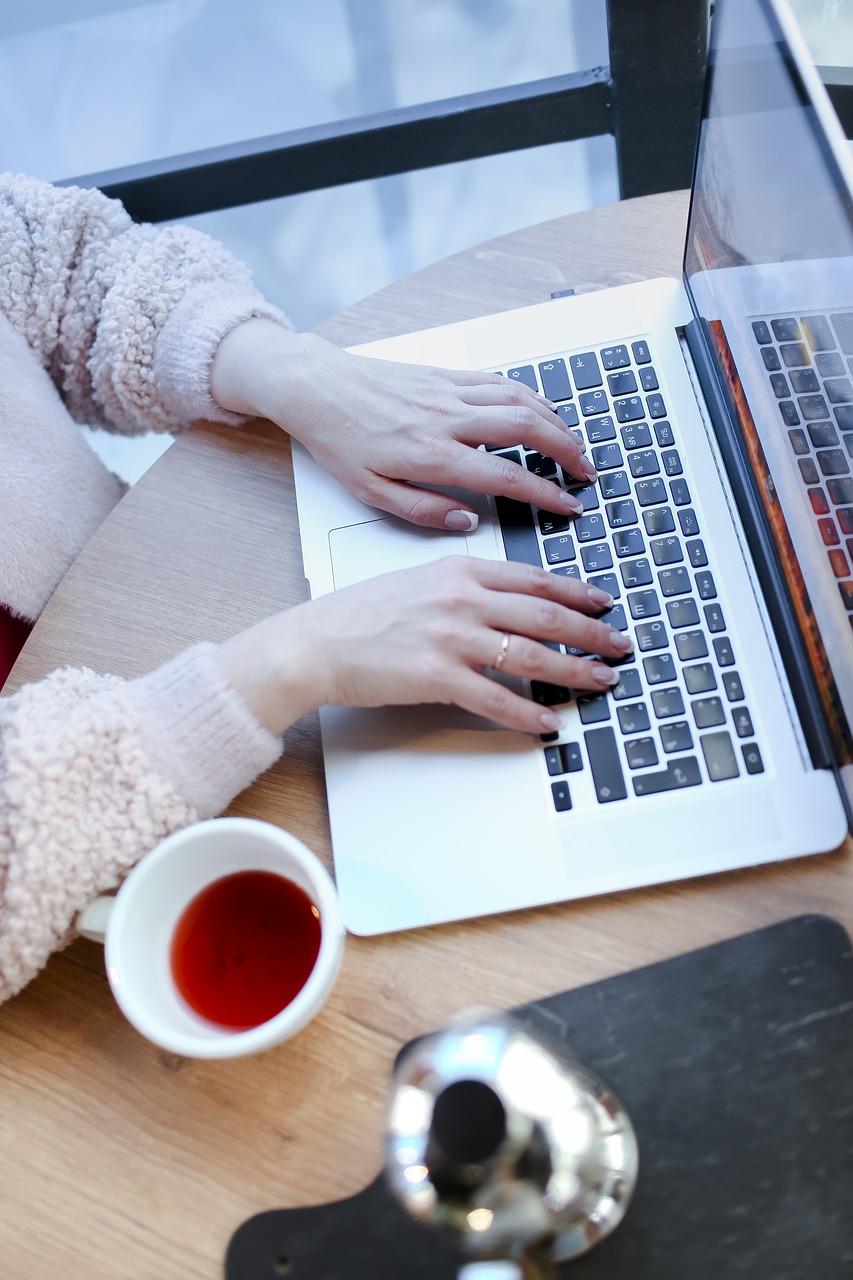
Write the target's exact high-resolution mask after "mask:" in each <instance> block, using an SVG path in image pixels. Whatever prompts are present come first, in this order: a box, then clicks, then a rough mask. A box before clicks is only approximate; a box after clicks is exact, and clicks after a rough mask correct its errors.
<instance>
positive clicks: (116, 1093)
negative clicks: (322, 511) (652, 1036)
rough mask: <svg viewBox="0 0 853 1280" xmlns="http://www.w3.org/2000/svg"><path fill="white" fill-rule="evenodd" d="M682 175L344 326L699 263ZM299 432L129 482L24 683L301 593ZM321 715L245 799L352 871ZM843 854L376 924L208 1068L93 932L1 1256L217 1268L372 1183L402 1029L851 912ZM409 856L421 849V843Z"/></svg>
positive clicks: (54, 965) (248, 810)
mask: <svg viewBox="0 0 853 1280" xmlns="http://www.w3.org/2000/svg"><path fill="white" fill-rule="evenodd" d="M685 213H686V197H685V196H684V194H682V193H675V194H670V195H665V196H657V197H652V198H648V199H642V200H636V201H631V202H628V203H626V204H623V205H619V206H612V207H608V208H602V209H596V210H591V211H588V212H585V213H581V214H576V215H574V216H571V217H568V218H561V219H557V220H555V221H553V222H548V223H545V224H543V225H541V226H538V227H535V228H531V229H528V230H526V231H521V232H519V233H517V234H513V235H509V236H505V237H502V238H501V239H498V240H494V241H491V242H489V243H488V244H486V245H483V246H480V247H479V248H476V249H472V250H470V251H469V252H466V253H463V254H458V255H456V256H455V257H453V258H450V259H448V260H446V261H445V262H442V263H439V264H437V265H436V266H434V267H430V268H428V269H426V270H424V271H421V272H418V273H416V274H415V275H413V276H411V277H409V278H408V279H406V280H403V281H399V282H397V283H396V284H393V285H391V286H389V287H388V288H387V289H383V290H382V291H380V292H379V293H377V294H376V295H374V296H373V297H371V298H369V299H367V300H366V301H365V302H362V303H359V304H358V305H357V306H355V307H352V308H350V309H349V310H348V311H345V312H343V313H342V314H341V315H339V316H337V317H336V318H335V319H334V320H331V321H329V322H328V323H327V324H325V325H324V326H323V327H322V330H321V331H322V332H323V333H325V334H326V335H327V336H328V337H330V338H332V339H334V340H336V341H339V342H342V343H352V342H356V341H360V340H367V339H369V338H374V337H383V336H387V335H389V334H391V333H395V332H401V331H404V330H407V329H411V328H417V327H422V326H427V325H431V324H436V323H441V322H444V321H450V320H456V319H462V318H465V317H468V316H473V315H477V314H485V313H487V312H490V311H496V310H502V309H505V308H508V307H512V306H517V305H523V304H526V303H531V302H537V301H541V300H544V299H547V298H548V296H549V294H550V292H551V291H552V290H556V289H562V288H568V287H573V288H574V289H575V290H577V291H582V290H584V291H585V290H589V289H595V288H600V287H602V286H604V285H606V284H614V283H624V282H627V281H629V280H635V279H639V278H642V277H647V276H656V275H679V274H680V247H681V243H682V236H683V229H684V221H685ZM304 595H305V584H304V581H303V579H302V575H301V566H300V555H299V543H298V534H297V525H296V517H295V512H294V502H293V492H292V477H291V467H290V450H289V445H288V442H287V439H286V438H285V436H284V434H283V433H282V432H281V431H279V430H278V429H277V428H275V427H273V426H271V425H270V424H268V423H257V424H252V425H250V426H248V427H246V428H244V429H243V430H240V431H234V430H230V429H227V428H222V427H216V426H210V425H205V424H200V425H197V426H196V427H195V428H193V430H192V431H190V432H189V433H188V434H187V435H186V436H184V437H183V438H181V439H180V440H178V442H177V443H176V444H175V445H174V446H173V447H172V448H171V449H169V450H168V451H167V452H166V453H165V454H164V455H163V457H162V458H161V459H160V460H159V461H158V462H156V463H155V465H154V467H153V468H152V469H151V471H150V472H148V474H147V475H145V476H144V477H143V479H142V480H141V481H140V482H139V483H138V484H137V485H136V486H135V487H134V488H133V489H132V490H131V491H130V493H129V494H128V495H127V496H126V497H125V498H124V500H123V501H122V502H121V504H120V505H119V507H118V508H117V509H116V511H115V512H114V514H113V515H112V516H111V517H110V518H109V519H108V520H107V522H106V524H105V525H104V526H103V528H102V529H101V530H100V531H99V533H98V534H97V535H96V536H95V538H94V539H93V540H92V542H91V543H90V544H89V546H88V547H87V548H86V550H85V551H84V552H83V554H82V555H81V556H80V559H79V560H78V562H77V563H76V564H75V566H74V567H73V568H72V570H71V571H70V573H69V574H68V576H67V578H66V579H65V581H64V582H63V583H62V585H61V587H60V588H59V590H58V591H57V593H56V595H55V596H54V598H53V600H52V601H51V603H50V605H49V606H48V608H47V610H46V612H45V614H44V616H43V618H42V619H41V621H40V622H39V624H38V626H37V627H36V628H35V631H34V632H33V634H32V637H31V638H30V641H29V643H28V644H27V647H26V649H25V651H24V653H23V654H22V656H21V658H20V660H19V662H18V664H17V666H16V668H15V671H14V673H13V676H12V682H11V686H10V687H16V686H18V685H20V684H21V683H23V682H25V681H27V680H31V679H37V678H39V677H40V676H42V675H44V674H45V673H46V672H48V671H50V670H51V669H52V668H53V667H55V666H56V665H58V664H62V663H73V664H77V663H82V664H88V665H90V666H92V667H94V668H95V669H97V670H100V671H111V672H115V673H117V674H120V675H122V676H134V675H136V674H138V673H141V672H143V671H145V670H147V669H149V668H150V667H152V666H154V665H156V664H157V663H159V662H161V661H163V660H165V659H167V658H169V657H170V656H172V655H173V654H174V653H176V652H177V651H178V650H179V649H181V648H182V647H184V646H185V645H187V644H190V643H192V642H193V641H195V640H197V639H200V638H202V637H206V638H210V639H213V640H218V639H221V638H224V637H225V636H227V635H229V634H231V633H232V632H233V631H235V630H237V629H239V628H240V627H243V626H246V625H248V624H250V623H252V622H254V621H255V620H257V619H259V618H261V617H263V616H265V615H266V614H268V613H270V612H272V611H273V610H276V609H280V608H286V607H287V606H288V605H291V604H293V603H294V602H296V601H298V600H300V599H302V598H303V597H304ZM318 738H319V735H318V726H317V722H316V718H315V717H311V718H308V719H307V720H305V721H303V722H302V723H300V724H299V725H297V726H296V727H295V728H294V729H293V730H292V731H291V732H290V733H288V735H287V739H286V750H285V753H284V756H283V758H282V760H281V762H280V763H279V764H278V765H277V766H276V767H275V768H274V769H272V770H271V771H270V772H269V773H268V774H267V775H265V776H264V777H262V778H261V779H259V781H258V782H257V783H256V784H255V785H254V786H253V787H252V788H251V789H250V790H248V791H247V792H245V793H244V794H243V795H242V796H240V797H239V798H238V799H237V801H235V803H234V805H233V806H232V808H231V810H230V812H232V813H239V814H249V815H254V816H258V817H262V818H265V819H269V820H271V821H273V822H277V823H279V824H281V825H282V826H284V827H286V828H288V829H290V830H291V831H293V832H295V833H296V834H297V835H298V836H300V837H301V838H302V839H303V840H305V841H306V842H307V843H308V844H309V845H311V846H313V848H314V849H316V850H317V851H318V852H319V853H320V854H321V855H322V856H323V857H324V858H325V859H326V860H327V862H328V863H329V865H331V858H330V847H329V832H328V827H327V820H326V810H325V800H324V793H323V780H322V766H321V759H320V751H319V740H318ZM849 852H850V849H849V848H848V847H847V846H844V847H843V848H842V849H840V850H838V851H836V852H835V853H831V854H828V855H826V856H823V857H819V858H811V859H803V860H801V861H798V862H793V863H786V864H783V865H778V866H772V867H763V868H759V869H757V870H749V871H742V872H738V873H736V874H730V875H725V876H718V877H714V878H709V879H705V880H701V881H691V882H687V883H682V884H675V885H669V886H665V887H663V888H655V889H648V890H644V891H636V892H632V893H623V894H616V895H613V896H611V897H607V898H601V899H597V900H593V901H585V902H579V903H574V904H568V905H564V906H553V907H548V908H543V909H537V910H531V911H524V912H519V913H516V914H514V915H507V916H503V917H497V918H491V919H485V920H476V921H470V922H465V923H461V924H455V925H453V924H452V925H445V926H441V927H436V928H431V929H425V930H422V931H418V932H413V933H408V934H402V935H397V936H390V937H381V938H374V939H361V938H351V939H350V940H349V942H348V949H347V955H346V959H345V963H344V968H343V972H342V975H341V978H340V980H339V983H338V985H337V987H336V989H335V992H334V994H333V996H332V998H331V1001H330V1003H329V1004H328V1005H327V1007H326V1008H325V1010H324V1011H323V1013H322V1015H321V1016H320V1017H319V1019H318V1020H317V1021H316V1022H315V1023H314V1024H312V1025H311V1026H310V1027H309V1028H308V1029H307V1030H306V1031H304V1032H303V1033H302V1034H301V1035H299V1036H298V1037H297V1038H296V1039H295V1040H293V1041H292V1042H290V1043H289V1044H286V1045H284V1046H282V1047H281V1048H279V1049H277V1050H274V1051H272V1052H269V1053H267V1054H265V1055H262V1056H260V1057H257V1058H254V1059H246V1060H242V1061H237V1062H226V1063H203V1062H196V1061H187V1060H182V1059H178V1058H176V1057H174V1056H172V1055H170V1054H167V1053H162V1052H160V1051H159V1050H157V1049H155V1048H154V1047H153V1046H151V1045H149V1044H148V1043H147V1042H146V1041H144V1040H143V1039H141V1038H140V1037H139V1036H138V1035H137V1034H136V1033H135V1032H134V1031H133V1030H132V1029H131V1028H130V1026H129V1025H128V1024H127V1023H126V1022H125V1021H124V1020H123V1018H122V1016H121V1014H120V1013H119V1011H118V1009H117V1007H116V1006H115V1004H114V1003H113V1000H112V997H111V995H110V991H109V987H108V985H107V982H106V979H105V977H104V974H103V957H102V953H101V951H100V949H99V948H98V947H96V946H95V945H94V944H92V943H90V942H86V941H83V940H79V941H77V942H75V943H74V944H73V945H72V946H71V947H69V948H68V949H67V950H66V951H65V952H64V953H63V954H62V955H60V956H57V957H55V958H54V959H53V960H52V961H51V962H50V964H49V965H48V967H47V969H46V971H45V972H44V973H43V974H42V975H41V976H40V977H39V978H38V979H37V980H36V981H35V982H33V983H32V984H31V985H30V986H29V987H28V988H27V990H26V991H25V992H24V993H23V994H22V995H20V996H19V997H18V998H17V999H15V1000H13V1001H12V1002H10V1003H9V1004H8V1005H6V1006H5V1007H3V1008H2V1010H0V1091H2V1094H0V1150H2V1152H3V1156H2V1163H0V1260H2V1261H0V1272H2V1274H3V1276H7V1277H9V1278H10V1280H24V1277H26V1278H27V1280H41V1278H42V1277H44V1278H45V1280H46V1278H47V1277H51V1278H54V1277H57V1276H61V1277H62V1278H63V1280H116V1277H118V1276H121V1277H122V1280H148V1278H149V1277H150V1278H151V1280H154V1278H155V1277H157V1278H158V1280H159V1278H160V1277H171V1276H181V1277H182V1280H191V1278H192V1280H194V1278H196V1277H197V1278H198V1280H215V1278H218V1277H220V1276H221V1274H222V1259H223V1255H224V1251H225V1247H226V1244H227V1241H228V1239H229V1237H230V1236H231V1234H232V1232H233V1231H234V1229H235V1228H236V1227H237V1226H238V1225H239V1224H240V1223H241V1222H243V1221H244V1220H245V1219H246V1218H247V1217H249V1216H250V1215H251V1214H253V1213H255V1212H258V1211H260V1210H263V1209H269V1208H275V1207H279V1206H283V1205H291V1206H293V1205H303V1204H310V1203H319V1202H324V1201H328V1200H333V1199H336V1198H339V1197H341V1196H345V1195H348V1194H351V1193H354V1192H356V1191H358V1190H360V1189H361V1188H362V1187H363V1186H365V1185H366V1184H367V1183H368V1182H369V1181H370V1180H372V1178H373V1177H374V1176H375V1174H376V1172H377V1171H378V1169H379V1166H380V1144H381V1138H382V1133H383V1109H384V1102H385V1095H386V1086H387V1080H388V1074H389V1069H390V1066H391V1063H392V1060H393V1057H394V1054H395V1052H396V1050H397V1049H398V1047H399V1046H400V1044H401V1043H403V1042H404V1041H405V1040H407V1039H409V1038H410V1037H411V1036H413V1035H414V1034H415V1033H417V1032H422V1031H425V1030H428V1029H432V1028H434V1027H436V1026H439V1025H441V1024H442V1023H443V1022H444V1021H445V1020H446V1019H447V1018H448V1016H450V1015H452V1014H454V1013H455V1012H457V1011H458V1010H459V1009H461V1008H464V1007H465V1006H468V1005H472V1004H477V1005H482V1004H484V1003H487V1004H492V1005H493V1006H495V1007H506V1006H508V1005H512V1004H515V1003H520V1002H524V1001H527V1000H531V999H534V998H536V997H539V996H542V995H545V994H548V993H551V992H556V991H560V990H563V989H565V988H567V987H571V986H577V985H580V984H583V983H586V982H590V981H594V980H596V979H598V978H601V977H604V976H607V975H611V974H615V973H618V972H622V971H624V970H627V969H630V968H634V967H636V966H638V965H641V964H645V963H648V962H651V961H654V960H656V959H659V958H663V957H666V956H670V955H674V954H676V953H678V952H681V951H686V950H689V949H691V948H693V947H697V946H700V945H702V944H704V943H709V942H713V941H716V940H719V939H723V938H726V937H731V936H733V935H736V934H738V933H742V932H746V931H748V930H750V929H754V928H757V927H759V926H762V925H766V924H769V923H770V922H772V921H776V920H779V919H782V918H784V917H786V916H792V915H798V914H800V913H802V912H808V911H817V912H826V913H828V914H830V915H834V916H835V917H837V918H839V919H841V920H842V921H843V922H844V924H845V925H846V926H847V928H848V929H849V930H853V875H851V866H850V860H849V857H848V856H847V855H848V854H849ZM401 856H402V857H404V856H405V848H401Z"/></svg>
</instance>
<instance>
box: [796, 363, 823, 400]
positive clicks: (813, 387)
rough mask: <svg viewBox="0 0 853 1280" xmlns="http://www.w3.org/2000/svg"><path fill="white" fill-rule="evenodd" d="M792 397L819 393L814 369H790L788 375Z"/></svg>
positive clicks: (818, 384)
mask: <svg viewBox="0 0 853 1280" xmlns="http://www.w3.org/2000/svg"><path fill="white" fill-rule="evenodd" d="M788 377H789V379H790V383H791V390H792V391H793V392H794V395H797V396H805V395H808V394H809V393H810V392H812V391H820V383H819V382H818V380H817V374H816V373H815V371H814V369H792V370H791V372H790V374H789V375H788Z"/></svg>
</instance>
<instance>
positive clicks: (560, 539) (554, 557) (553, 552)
mask: <svg viewBox="0 0 853 1280" xmlns="http://www.w3.org/2000/svg"><path fill="white" fill-rule="evenodd" d="M542 546H543V551H544V553H545V563H546V564H549V565H551V564H565V563H566V562H567V561H569V560H575V559H576V558H577V552H576V551H575V544H574V542H573V540H572V536H571V534H569V533H561V534H558V535H557V537H554V538H546V539H545V541H544V543H543V544H542Z"/></svg>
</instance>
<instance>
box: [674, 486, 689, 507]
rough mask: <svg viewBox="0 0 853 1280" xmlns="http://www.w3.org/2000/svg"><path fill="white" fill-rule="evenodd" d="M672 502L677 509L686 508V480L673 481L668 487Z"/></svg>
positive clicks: (687, 494)
mask: <svg viewBox="0 0 853 1280" xmlns="http://www.w3.org/2000/svg"><path fill="white" fill-rule="evenodd" d="M669 491H670V493H671V494H672V500H673V502H674V503H675V505H676V506H677V507H683V506H686V505H687V503H688V502H690V500H691V499H690V490H689V489H688V487H687V481H686V480H673V481H672V483H671V484H670V486H669Z"/></svg>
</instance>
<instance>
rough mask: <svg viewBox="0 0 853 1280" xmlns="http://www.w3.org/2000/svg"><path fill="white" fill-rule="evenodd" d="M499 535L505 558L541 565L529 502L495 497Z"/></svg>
mask: <svg viewBox="0 0 853 1280" xmlns="http://www.w3.org/2000/svg"><path fill="white" fill-rule="evenodd" d="M495 506H496V507H497V510H498V520H499V521H500V526H501V536H502V538H503V540H504V550H505V551H506V558H507V560H517V561H519V562H520V563H521V564H535V565H538V566H539V567H540V568H541V567H542V553H541V551H540V550H539V540H538V538H537V537H536V528H535V526H534V524H533V509H532V507H531V506H530V503H529V502H516V500H515V498H503V497H500V498H495Z"/></svg>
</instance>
